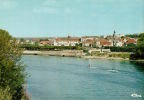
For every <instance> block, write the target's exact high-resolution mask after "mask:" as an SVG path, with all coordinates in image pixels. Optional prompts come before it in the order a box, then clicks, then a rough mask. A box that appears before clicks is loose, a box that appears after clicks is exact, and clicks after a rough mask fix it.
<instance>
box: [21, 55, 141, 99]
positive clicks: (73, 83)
mask: <svg viewBox="0 0 144 100" xmlns="http://www.w3.org/2000/svg"><path fill="white" fill-rule="evenodd" d="M22 60H23V62H24V64H26V65H27V67H26V71H27V73H28V75H29V77H28V78H27V91H28V93H29V94H30V96H31V100H144V69H143V67H142V66H138V65H135V64H133V63H131V62H129V61H120V60H107V59H84V58H74V57H55V56H37V55H25V56H23V58H22ZM133 94H134V95H133ZM135 95H136V96H135Z"/></svg>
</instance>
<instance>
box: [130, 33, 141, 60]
mask: <svg viewBox="0 0 144 100" xmlns="http://www.w3.org/2000/svg"><path fill="white" fill-rule="evenodd" d="M131 59H144V33H141V34H140V35H139V38H138V42H137V46H136V51H135V52H134V54H132V55H131Z"/></svg>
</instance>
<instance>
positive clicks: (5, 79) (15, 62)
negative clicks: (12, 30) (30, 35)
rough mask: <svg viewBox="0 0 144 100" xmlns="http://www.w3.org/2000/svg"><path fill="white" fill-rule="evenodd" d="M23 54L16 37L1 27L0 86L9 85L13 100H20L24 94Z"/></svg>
mask: <svg viewBox="0 0 144 100" xmlns="http://www.w3.org/2000/svg"><path fill="white" fill-rule="evenodd" d="M21 55H22V50H21V49H20V48H19V46H18V45H17V44H16V39H15V38H13V37H11V36H10V35H9V33H8V32H7V31H5V30H2V29H0V87H1V88H6V87H9V88H10V93H11V95H12V98H13V100H20V98H21V97H22V95H23V94H22V93H23V87H22V85H23V84H24V78H25V71H24V70H25V67H24V65H23V64H22V62H21Z"/></svg>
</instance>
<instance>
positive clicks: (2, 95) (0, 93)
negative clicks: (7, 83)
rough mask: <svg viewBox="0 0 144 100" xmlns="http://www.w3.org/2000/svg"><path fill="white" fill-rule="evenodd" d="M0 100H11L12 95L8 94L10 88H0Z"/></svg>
mask: <svg viewBox="0 0 144 100" xmlns="http://www.w3.org/2000/svg"><path fill="white" fill-rule="evenodd" d="M0 100H12V95H11V94H10V88H8V87H7V88H6V89H1V88H0Z"/></svg>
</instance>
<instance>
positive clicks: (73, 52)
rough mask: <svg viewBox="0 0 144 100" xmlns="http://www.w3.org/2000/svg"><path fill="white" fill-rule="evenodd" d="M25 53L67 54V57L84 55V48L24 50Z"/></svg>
mask: <svg viewBox="0 0 144 100" xmlns="http://www.w3.org/2000/svg"><path fill="white" fill-rule="evenodd" d="M23 54H24V55H49V56H63V57H64V56H66V57H82V56H83V55H84V53H83V51H82V50H61V51H28V50H26V51H24V52H23Z"/></svg>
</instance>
